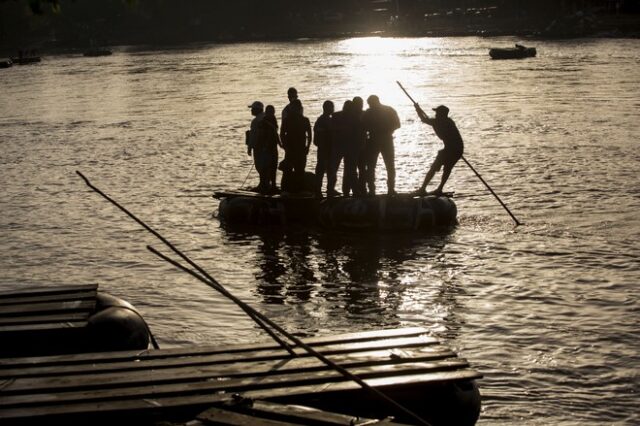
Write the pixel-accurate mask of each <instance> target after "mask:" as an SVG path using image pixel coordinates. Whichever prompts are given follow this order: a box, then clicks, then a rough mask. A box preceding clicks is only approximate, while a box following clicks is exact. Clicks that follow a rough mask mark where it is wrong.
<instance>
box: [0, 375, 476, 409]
mask: <svg viewBox="0 0 640 426" xmlns="http://www.w3.org/2000/svg"><path fill="white" fill-rule="evenodd" d="M479 377H481V376H480V375H479V374H478V373H476V372H473V371H470V370H466V371H453V372H443V373H437V376H435V377H434V379H435V380H434V383H435V382H441V383H444V382H448V381H462V380H473V379H477V378H479ZM366 382H367V383H368V384H369V385H370V386H372V387H376V388H379V389H380V390H381V391H383V392H387V391H388V389H387V388H390V387H393V386H399V385H420V384H421V383H424V375H423V374H414V375H407V376H397V377H394V378H392V379H389V378H386V377H383V378H377V379H367V380H366ZM1 386H2V385H0V388H1ZM354 389H355V390H359V385H357V384H356V383H355V382H352V381H342V382H335V383H325V382H322V383H318V384H309V385H301V386H295V387H288V388H286V387H278V388H272V389H258V390H250V391H247V392H244V393H243V396H246V397H248V398H255V399H268V398H282V397H292V396H295V395H314V394H315V395H319V394H322V393H327V392H331V393H336V392H345V391H353V390H354ZM228 398H229V395H228V394H224V393H210V392H206V393H204V394H179V395H168V396H158V397H147V396H138V397H136V398H116V397H113V398H111V399H109V400H97V401H95V400H92V399H87V400H75V401H73V402H70V401H61V402H62V403H60V401H58V400H57V399H56V398H55V395H52V398H51V401H50V402H49V403H42V402H40V403H33V404H28V402H27V403H26V404H23V405H22V406H20V405H16V406H7V407H0V420H6V421H10V420H18V419H31V420H35V419H37V418H42V417H48V416H56V415H58V416H59V415H67V416H68V415H73V414H84V415H89V414H90V415H98V414H100V413H102V414H108V413H111V414H113V413H126V414H127V415H130V416H131V415H140V414H141V413H144V412H158V411H159V410H165V411H170V410H172V409H179V408H185V407H199V406H212V405H215V404H220V403H221V402H224V401H225V400H226V399H228Z"/></svg>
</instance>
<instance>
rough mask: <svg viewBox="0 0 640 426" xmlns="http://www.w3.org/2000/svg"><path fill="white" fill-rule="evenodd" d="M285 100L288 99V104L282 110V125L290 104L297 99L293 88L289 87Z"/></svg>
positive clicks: (296, 93) (296, 92)
mask: <svg viewBox="0 0 640 426" xmlns="http://www.w3.org/2000/svg"><path fill="white" fill-rule="evenodd" d="M287 98H288V99H289V103H288V104H287V106H285V107H284V108H283V109H282V122H283V123H284V120H286V118H287V115H288V114H289V111H290V109H291V103H292V102H293V101H295V100H297V99H298V91H297V90H296V88H295V87H289V90H287ZM281 136H282V135H281Z"/></svg>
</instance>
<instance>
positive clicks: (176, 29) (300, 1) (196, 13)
mask: <svg viewBox="0 0 640 426" xmlns="http://www.w3.org/2000/svg"><path fill="white" fill-rule="evenodd" d="M639 16H640V0H536V1H527V0H318V1H312V0H180V1H177V0H173V1H171V0H0V48H2V49H3V50H7V49H13V50H15V49H18V48H39V49H43V48H61V49H64V48H71V47H78V48H84V47H88V46H96V45H130V44H152V45H167V44H178V43H185V42H199V41H201V42H211V41H244V40H277V39H291V38H298V37H340V36H345V35H361V34H376V33H385V34H388V35H399V36H405V35H408V36H409V35H410V36H422V35H433V36H439V35H519V36H527V35H532V36H541V37H575V36H589V35H599V36H633V37H638V36H640V26H639V25H638V18H639Z"/></svg>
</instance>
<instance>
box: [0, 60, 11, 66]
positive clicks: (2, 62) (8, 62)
mask: <svg viewBox="0 0 640 426" xmlns="http://www.w3.org/2000/svg"><path fill="white" fill-rule="evenodd" d="M11 66H13V61H12V60H11V59H10V58H0V68H9V67H11Z"/></svg>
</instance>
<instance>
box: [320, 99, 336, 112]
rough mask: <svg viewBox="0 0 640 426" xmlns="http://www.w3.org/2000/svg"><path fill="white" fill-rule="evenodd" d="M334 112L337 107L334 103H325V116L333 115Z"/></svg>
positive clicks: (323, 106) (323, 108) (323, 109)
mask: <svg viewBox="0 0 640 426" xmlns="http://www.w3.org/2000/svg"><path fill="white" fill-rule="evenodd" d="M334 111H335V107H334V105H333V102H331V101H324V103H323V104H322V112H324V113H325V114H333V112H334Z"/></svg>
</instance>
